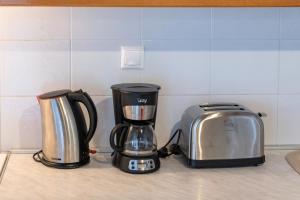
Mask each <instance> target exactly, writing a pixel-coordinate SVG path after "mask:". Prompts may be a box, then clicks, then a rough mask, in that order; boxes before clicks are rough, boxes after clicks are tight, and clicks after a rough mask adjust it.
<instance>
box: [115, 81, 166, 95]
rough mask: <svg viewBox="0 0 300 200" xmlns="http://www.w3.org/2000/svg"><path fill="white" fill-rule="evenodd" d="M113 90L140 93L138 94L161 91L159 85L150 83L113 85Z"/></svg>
mask: <svg viewBox="0 0 300 200" xmlns="http://www.w3.org/2000/svg"><path fill="white" fill-rule="evenodd" d="M111 89H113V90H119V91H120V92H125V93H127V92H138V93H153V92H157V91H158V90H159V89H160V86H159V85H155V84H150V83H122V84H116V85H112V86H111Z"/></svg>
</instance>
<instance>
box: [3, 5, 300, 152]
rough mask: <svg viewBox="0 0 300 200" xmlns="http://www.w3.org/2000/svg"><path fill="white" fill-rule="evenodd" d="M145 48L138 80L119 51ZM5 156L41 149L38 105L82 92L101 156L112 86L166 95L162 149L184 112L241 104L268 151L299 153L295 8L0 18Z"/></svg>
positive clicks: (17, 13) (68, 12)
mask: <svg viewBox="0 0 300 200" xmlns="http://www.w3.org/2000/svg"><path fill="white" fill-rule="evenodd" d="M122 45H128V46H131V45H144V47H145V59H144V61H145V63H144V69H143V70H121V69H120V47H121V46H122ZM0 70H1V71H0V73H1V81H0V84H1V99H0V102H1V110H0V112H1V133H0V134H1V146H0V147H1V150H2V151H7V150H10V149H36V148H40V147H41V125H40V113H39V106H38V103H37V101H36V99H35V96H36V95H38V94H41V93H43V92H47V91H50V90H55V89H63V88H71V89H74V90H75V89H79V88H82V89H84V90H86V91H88V92H89V93H90V94H91V95H92V97H93V99H94V101H95V103H96V106H97V109H98V115H99V125H98V129H97V133H96V136H95V137H94V139H93V144H94V145H95V146H97V147H99V148H100V149H107V147H108V136H109V133H110V130H111V128H112V127H113V123H114V120H113V110H112V99H111V96H110V95H111V90H110V86H111V85H112V84H114V83H120V82H151V83H157V84H159V85H161V86H162V90H161V91H160V97H159V109H158V116H157V117H158V118H157V128H156V132H157V137H158V144H159V146H161V145H163V144H164V143H165V142H166V141H167V139H168V137H169V135H170V132H171V129H172V127H173V125H174V124H175V123H176V122H177V121H178V120H179V119H180V116H181V114H182V112H183V111H184V110H185V109H186V108H187V107H188V106H190V105H193V104H199V103H204V102H213V101H231V102H238V103H242V104H244V105H246V106H248V107H249V108H251V109H252V110H253V111H256V112H258V111H261V112H265V113H267V114H268V116H267V117H266V118H264V119H263V120H264V123H265V133H266V144H268V145H271V144H273V145H276V144H282V145H289V144H300V126H299V124H300V117H299V114H298V113H300V106H299V103H300V9H299V8H224V9H221V8H214V9H211V8H144V9H141V8H38V7H32V8H24V7H2V8H0Z"/></svg>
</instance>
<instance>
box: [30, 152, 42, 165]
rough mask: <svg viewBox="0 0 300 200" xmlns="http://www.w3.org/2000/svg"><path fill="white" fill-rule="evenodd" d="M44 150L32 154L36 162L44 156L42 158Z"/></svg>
mask: <svg viewBox="0 0 300 200" xmlns="http://www.w3.org/2000/svg"><path fill="white" fill-rule="evenodd" d="M42 152H43V151H42V150H40V151H38V152H36V153H35V154H33V156H32V158H33V160H34V161H36V162H41V160H42V158H41V156H40V154H41V153H42Z"/></svg>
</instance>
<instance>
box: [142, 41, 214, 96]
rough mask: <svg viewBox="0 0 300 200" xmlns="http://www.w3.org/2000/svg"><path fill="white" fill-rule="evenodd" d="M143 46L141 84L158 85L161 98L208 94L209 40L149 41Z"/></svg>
mask: <svg viewBox="0 0 300 200" xmlns="http://www.w3.org/2000/svg"><path fill="white" fill-rule="evenodd" d="M144 45H145V69H144V70H142V75H141V76H142V81H143V82H150V83H156V84H159V85H160V86H161V87H162V90H161V92H160V94H164V95H189V94H208V93H209V81H210V42H209V40H196V41H186V40H156V41H154V40H153V41H145V42H144Z"/></svg>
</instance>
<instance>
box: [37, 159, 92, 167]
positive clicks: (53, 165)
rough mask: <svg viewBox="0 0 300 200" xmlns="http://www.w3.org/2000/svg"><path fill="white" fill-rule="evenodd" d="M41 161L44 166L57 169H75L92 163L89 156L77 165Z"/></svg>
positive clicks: (76, 163)
mask: <svg viewBox="0 0 300 200" xmlns="http://www.w3.org/2000/svg"><path fill="white" fill-rule="evenodd" d="M40 161H41V163H42V164H43V165H45V166H47V167H53V168H57V169H75V168H78V167H81V166H83V165H86V164H88V163H89V162H90V157H89V156H88V157H87V158H86V159H84V160H82V161H80V162H75V163H55V162H51V161H48V160H46V159H44V158H41V159H40Z"/></svg>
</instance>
